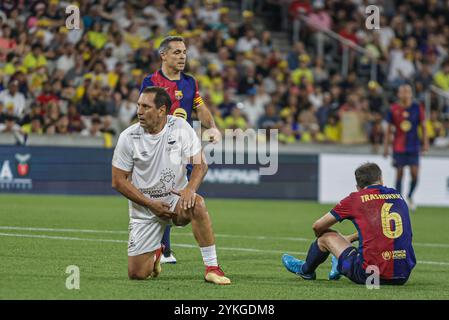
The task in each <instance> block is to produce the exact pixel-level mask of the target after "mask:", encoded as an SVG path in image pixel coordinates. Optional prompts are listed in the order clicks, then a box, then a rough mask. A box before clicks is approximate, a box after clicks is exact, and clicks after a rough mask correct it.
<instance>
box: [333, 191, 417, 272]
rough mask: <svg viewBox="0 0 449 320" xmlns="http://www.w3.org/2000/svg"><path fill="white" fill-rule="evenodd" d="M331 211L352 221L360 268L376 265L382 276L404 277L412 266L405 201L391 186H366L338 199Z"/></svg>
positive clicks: (414, 260) (410, 235) (342, 218)
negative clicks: (356, 235)
mask: <svg viewBox="0 0 449 320" xmlns="http://www.w3.org/2000/svg"><path fill="white" fill-rule="evenodd" d="M331 214H332V215H333V216H334V217H335V218H336V219H337V220H338V221H342V220H344V219H348V220H350V221H352V223H353V224H354V226H355V227H356V229H357V231H358V234H359V250H358V251H359V256H358V259H360V260H361V261H360V262H361V264H362V268H363V269H365V270H366V268H367V267H368V266H370V265H373V266H377V267H378V268H379V273H380V277H381V278H382V279H404V278H408V276H409V275H410V273H411V271H412V269H413V267H414V266H415V265H416V258H415V252H414V250H413V247H412V227H411V222H410V216H409V212H408V207H407V204H406V203H405V201H404V199H403V198H402V196H401V195H400V194H399V192H397V191H396V190H395V189H392V188H387V187H384V186H381V185H374V186H369V187H367V188H365V189H362V190H360V191H358V192H353V193H351V194H350V195H349V196H348V197H346V198H345V199H343V200H342V201H340V203H339V204H337V205H336V206H335V207H334V209H333V210H331Z"/></svg>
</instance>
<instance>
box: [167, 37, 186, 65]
mask: <svg viewBox="0 0 449 320" xmlns="http://www.w3.org/2000/svg"><path fill="white" fill-rule="evenodd" d="M186 59H187V49H186V45H185V44H184V42H181V41H173V42H171V43H170V44H169V49H168V50H167V51H166V52H165V53H164V54H163V56H162V61H163V62H164V63H165V64H166V65H167V66H168V67H169V68H170V69H173V70H176V71H183V70H184V68H185V65H186Z"/></svg>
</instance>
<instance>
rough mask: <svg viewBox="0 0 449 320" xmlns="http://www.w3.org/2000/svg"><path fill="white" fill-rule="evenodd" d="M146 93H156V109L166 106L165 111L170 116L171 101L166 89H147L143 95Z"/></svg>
mask: <svg viewBox="0 0 449 320" xmlns="http://www.w3.org/2000/svg"><path fill="white" fill-rule="evenodd" d="M146 93H155V94H156V95H155V97H154V103H155V104H156V108H158V109H159V108H160V107H162V106H165V109H166V110H165V111H166V113H167V114H168V113H169V112H170V108H171V99H170V96H169V94H168V93H167V91H166V90H165V89H164V88H161V87H147V88H145V89H143V91H142V93H141V94H146Z"/></svg>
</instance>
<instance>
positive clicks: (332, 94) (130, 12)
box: [0, 0, 449, 147]
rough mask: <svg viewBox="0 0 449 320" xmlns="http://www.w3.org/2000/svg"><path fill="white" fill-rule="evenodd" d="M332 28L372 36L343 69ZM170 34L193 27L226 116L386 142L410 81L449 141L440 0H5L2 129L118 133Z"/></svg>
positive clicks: (356, 38) (0, 29) (291, 135)
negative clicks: (72, 23)
mask: <svg viewBox="0 0 449 320" xmlns="http://www.w3.org/2000/svg"><path fill="white" fill-rule="evenodd" d="M369 4H376V5H377V6H378V7H379V8H380V13H381V15H380V29H379V30H367V28H366V27H365V20H366V17H367V15H366V13H365V8H366V6H368V5H369ZM69 5H76V6H78V7H79V8H80V13H81V23H80V27H81V28H80V29H72V30H69V29H67V28H66V18H67V17H68V16H69V14H67V13H66V12H65V9H66V7H67V6H69ZM301 16H305V17H307V18H308V21H309V23H313V24H307V23H305V21H304V20H302V18H301ZM326 30H332V31H333V32H335V33H337V34H339V35H340V36H341V37H343V38H345V39H348V40H349V41H352V42H354V43H355V44H357V45H359V46H361V47H363V48H364V49H366V52H367V54H357V53H356V52H355V51H352V50H350V51H349V52H350V54H349V57H348V62H349V69H348V73H347V75H345V76H343V75H342V73H341V64H342V57H343V48H342V46H341V44H340V43H339V42H338V41H335V40H332V38H330V37H328V36H326V35H324V33H323V32H325V31H326ZM273 33H274V34H275V35H276V36H273ZM166 35H181V36H183V37H184V38H185V40H186V44H187V47H188V69H187V70H186V71H187V72H189V73H190V74H192V75H194V76H195V77H196V79H197V80H198V83H199V86H200V92H201V95H202V96H203V99H204V101H205V104H206V105H207V106H208V107H209V108H210V110H211V112H212V113H213V115H214V117H215V121H216V123H217V126H218V127H219V128H220V129H221V130H225V129H233V128H241V129H247V128H261V129H274V128H275V129H279V132H280V134H279V140H280V141H281V142H282V143H286V144H290V143H297V142H301V143H310V142H320V143H371V144H372V145H373V146H374V147H375V146H376V145H378V144H380V143H381V142H382V140H383V127H384V118H385V114H386V112H387V111H388V109H389V106H390V104H391V103H392V102H393V101H394V100H395V90H396V89H397V87H398V86H399V85H400V84H402V83H410V84H412V85H413V88H414V90H415V93H416V99H417V100H418V101H420V102H421V103H423V105H424V104H426V107H427V115H428V118H427V122H426V127H427V130H428V132H429V137H430V139H431V141H432V142H433V143H434V145H440V146H447V145H449V138H448V137H449V110H448V105H449V104H448V100H447V99H441V97H440V96H439V95H436V94H435V93H429V92H430V88H431V86H432V85H434V86H436V87H437V88H439V89H440V90H441V92H443V93H444V92H446V93H447V94H449V59H448V53H449V51H448V50H449V2H448V1H442V0H408V1H398V0H396V1H366V0H339V1H337V0H329V1H324V0H310V1H307V0H304V1H297V0H293V1H292V0H260V1H251V0H250V1H248V0H247V1H220V0H186V1H170V0H139V1H138V0H128V1H122V0H77V1H63V0H48V1H42V0H37V1H25V0H18V1H16V0H4V1H1V2H0V133H2V132H14V131H16V132H22V133H23V134H25V133H26V134H30V133H34V134H46V135H54V134H59V135H64V134H72V133H79V134H81V135H83V136H94V137H104V136H107V137H109V138H111V137H113V136H114V135H117V134H118V133H120V131H121V130H123V129H124V128H126V127H127V126H128V125H129V124H131V123H132V122H133V121H135V117H136V115H135V113H136V101H137V98H138V95H139V89H140V85H141V83H142V80H143V78H144V77H145V76H146V75H148V74H149V73H152V72H154V71H155V70H157V69H158V68H159V67H160V60H159V57H158V54H157V48H158V46H159V44H160V42H161V41H162V39H163V38H164V37H165V36H166ZM276 38H279V39H281V40H282V39H283V38H285V39H286V40H287V44H288V45H281V44H282V42H279V41H276V40H277V39H276ZM317 41H322V43H323V49H324V50H323V51H322V54H321V55H320V54H319V51H318V50H317V45H316V44H317ZM279 43H280V45H277V44H279ZM371 58H376V59H377V64H376V70H375V71H376V80H372V79H371V78H370V77H371V75H372V69H371V60H370V59H371Z"/></svg>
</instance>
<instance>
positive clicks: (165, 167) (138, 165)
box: [112, 116, 201, 221]
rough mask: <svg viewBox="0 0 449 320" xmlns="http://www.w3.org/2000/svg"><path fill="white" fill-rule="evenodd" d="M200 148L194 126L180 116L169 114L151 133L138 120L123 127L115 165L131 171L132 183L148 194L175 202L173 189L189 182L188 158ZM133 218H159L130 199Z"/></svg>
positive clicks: (130, 212) (179, 188) (115, 153)
mask: <svg viewBox="0 0 449 320" xmlns="http://www.w3.org/2000/svg"><path fill="white" fill-rule="evenodd" d="M200 151H201V142H200V140H199V138H198V137H197V135H196V133H195V131H194V130H193V129H192V127H191V126H190V125H189V124H188V123H187V122H186V121H185V120H184V119H181V118H177V117H174V116H167V123H166V124H165V126H164V128H163V129H162V131H161V132H159V133H158V134H149V133H148V132H145V130H144V129H143V128H142V127H141V126H140V124H139V123H136V124H134V125H132V126H130V127H128V128H127V129H126V130H124V131H123V132H122V133H121V134H120V137H119V139H118V142H117V146H116V147H115V151H114V157H113V159H112V165H113V166H114V167H116V168H118V169H121V170H124V171H128V172H131V171H132V174H131V183H132V184H133V185H134V186H135V187H136V188H137V189H139V190H140V191H141V192H142V193H143V194H144V195H145V196H146V197H148V198H150V199H155V200H161V201H164V202H167V203H169V204H170V205H172V204H173V203H174V202H175V200H176V199H177V196H176V195H174V194H172V193H170V191H171V190H173V189H174V190H181V189H184V188H185V187H186V185H187V183H188V181H187V177H186V174H187V169H186V160H187V159H188V158H190V157H192V156H194V155H196V154H198V153H199V152H200ZM129 216H130V218H131V219H139V220H149V221H153V220H155V219H157V217H156V216H155V215H154V213H153V212H151V210H150V209H148V208H146V207H143V206H140V205H138V204H136V203H134V202H132V201H129Z"/></svg>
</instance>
